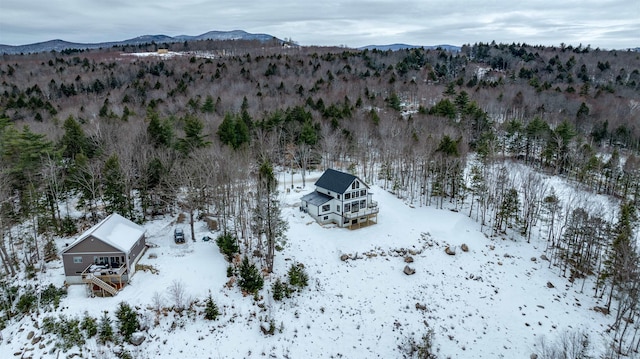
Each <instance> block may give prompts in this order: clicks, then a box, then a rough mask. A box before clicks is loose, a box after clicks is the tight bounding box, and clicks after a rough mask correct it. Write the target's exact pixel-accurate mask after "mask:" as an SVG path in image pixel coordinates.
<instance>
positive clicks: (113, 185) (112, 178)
mask: <svg viewBox="0 0 640 359" xmlns="http://www.w3.org/2000/svg"><path fill="white" fill-rule="evenodd" d="M102 178H103V183H102V192H103V199H104V201H105V209H106V210H107V212H110V213H112V212H115V213H119V214H120V215H123V216H125V217H131V215H132V212H133V205H132V204H131V201H130V199H129V196H128V194H127V189H126V185H125V178H124V174H123V173H122V170H121V169H120V162H119V160H118V156H117V155H113V156H111V157H109V158H108V159H107V161H106V162H105V164H104V167H103V170H102Z"/></svg>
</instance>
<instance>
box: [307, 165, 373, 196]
mask: <svg viewBox="0 0 640 359" xmlns="http://www.w3.org/2000/svg"><path fill="white" fill-rule="evenodd" d="M357 179H358V177H356V176H354V175H352V174H349V173H345V172H340V171H336V170H334V169H332V168H329V169H327V170H326V171H324V173H323V174H322V176H320V178H319V179H318V181H316V183H315V185H316V187H321V188H324V189H328V190H329V191H332V192H336V193H344V192H345V191H346V190H347V189H349V186H351V183H353V181H355V180H357ZM360 182H362V181H360ZM362 183H363V184H364V182H362ZM365 186H366V184H365Z"/></svg>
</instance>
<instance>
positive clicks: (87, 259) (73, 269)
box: [62, 236, 146, 284]
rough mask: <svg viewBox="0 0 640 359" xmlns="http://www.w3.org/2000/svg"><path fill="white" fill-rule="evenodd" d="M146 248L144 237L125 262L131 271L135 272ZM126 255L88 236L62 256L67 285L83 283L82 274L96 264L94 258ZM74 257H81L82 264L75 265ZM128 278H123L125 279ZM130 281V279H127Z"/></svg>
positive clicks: (132, 249)
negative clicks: (136, 264)
mask: <svg viewBox="0 0 640 359" xmlns="http://www.w3.org/2000/svg"><path fill="white" fill-rule="evenodd" d="M145 248H146V238H145V237H144V236H142V237H141V238H140V239H139V240H138V242H137V243H136V245H135V246H134V247H133V248H131V250H130V252H129V257H128V258H127V259H126V260H125V263H129V266H130V268H129V270H130V271H131V272H133V271H135V263H136V262H137V261H138V260H139V259H140V257H141V255H142V253H143V252H144V249H145ZM125 255H126V254H125V253H123V252H122V251H120V250H118V249H116V248H114V247H112V246H110V245H108V244H107V243H105V242H103V241H101V240H98V239H96V238H95V237H93V236H88V237H87V238H85V239H84V240H83V241H82V242H80V243H78V244H76V245H75V246H74V247H73V248H70V249H69V250H68V251H67V252H66V253H64V254H63V255H62V261H63V264H64V274H65V276H66V280H67V283H69V284H77V283H82V280H81V278H80V274H81V273H82V272H83V271H84V270H85V269H87V267H88V266H89V265H91V264H93V262H94V257H96V256H98V257H124V256H125ZM74 257H81V258H82V262H81V263H75V260H74ZM125 278H127V276H126V275H125V276H123V279H125ZM127 280H128V278H127Z"/></svg>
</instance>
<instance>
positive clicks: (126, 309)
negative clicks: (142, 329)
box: [116, 302, 140, 340]
mask: <svg viewBox="0 0 640 359" xmlns="http://www.w3.org/2000/svg"><path fill="white" fill-rule="evenodd" d="M116 319H117V320H118V330H119V331H120V335H122V337H123V338H124V339H125V340H129V339H131V335H132V334H133V333H135V332H136V331H137V330H138V327H139V326H140V323H139V322H138V313H136V312H135V311H134V310H133V309H132V308H131V306H129V304H127V303H125V302H120V303H119V304H118V309H116Z"/></svg>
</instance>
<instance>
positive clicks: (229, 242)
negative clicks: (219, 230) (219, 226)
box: [216, 233, 240, 262]
mask: <svg viewBox="0 0 640 359" xmlns="http://www.w3.org/2000/svg"><path fill="white" fill-rule="evenodd" d="M216 244H217V245H218V248H220V252H222V254H224V256H225V258H226V259H227V261H229V262H230V261H231V260H232V259H233V256H234V255H235V254H236V253H240V246H238V239H237V238H236V237H234V236H232V235H231V234H230V233H224V234H221V235H220V236H218V238H216Z"/></svg>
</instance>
